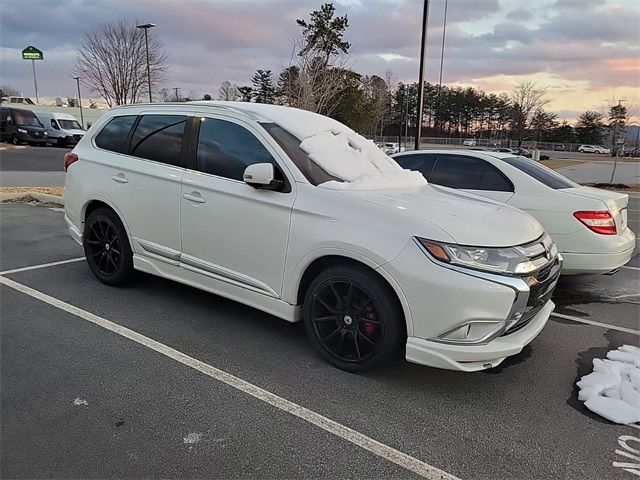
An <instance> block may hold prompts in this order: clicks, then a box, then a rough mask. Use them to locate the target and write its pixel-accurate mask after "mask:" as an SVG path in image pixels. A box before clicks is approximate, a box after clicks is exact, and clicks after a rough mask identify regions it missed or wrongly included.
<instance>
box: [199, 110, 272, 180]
mask: <svg viewBox="0 0 640 480" xmlns="http://www.w3.org/2000/svg"><path fill="white" fill-rule="evenodd" d="M254 163H271V164H273V165H274V167H276V170H278V168H277V164H276V162H275V161H274V159H273V157H272V156H271V154H270V153H269V151H268V150H267V149H266V148H265V147H264V145H262V143H260V141H259V140H258V139H257V138H256V137H255V136H254V135H253V134H252V133H251V132H250V131H249V130H247V129H246V128H244V127H241V126H240V125H237V124H235V123H232V122H227V121H225V120H218V119H215V118H204V119H203V120H201V123H200V133H199V135H198V155H197V165H198V170H200V171H201V172H205V173H210V174H212V175H217V176H219V177H225V178H231V179H233V180H242V174H243V173H244V170H245V169H246V168H247V166H249V165H253V164H254Z"/></svg>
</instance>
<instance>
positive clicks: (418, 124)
mask: <svg viewBox="0 0 640 480" xmlns="http://www.w3.org/2000/svg"><path fill="white" fill-rule="evenodd" d="M428 18H429V0H424V7H423V9H422V43H421V45H420V77H419V80H418V82H419V83H418V112H417V115H416V142H415V149H416V150H420V143H421V140H422V109H423V108H424V70H425V65H424V64H425V61H424V60H425V58H424V55H425V49H426V44H427V19H428Z"/></svg>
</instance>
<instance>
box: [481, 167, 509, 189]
mask: <svg viewBox="0 0 640 480" xmlns="http://www.w3.org/2000/svg"><path fill="white" fill-rule="evenodd" d="M477 190H488V191H492V192H513V185H512V184H511V182H510V181H509V179H507V177H506V176H505V175H504V174H503V173H502V172H501V171H500V170H498V169H497V168H495V167H494V166H493V165H491V164H489V163H486V162H485V167H484V172H483V174H482V179H480V183H479V185H478V188H477Z"/></svg>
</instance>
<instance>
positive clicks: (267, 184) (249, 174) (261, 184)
mask: <svg viewBox="0 0 640 480" xmlns="http://www.w3.org/2000/svg"><path fill="white" fill-rule="evenodd" d="M242 179H243V180H244V183H246V184H247V185H250V186H252V187H253V188H263V189H266V190H279V189H280V188H282V186H283V185H284V182H283V181H282V180H276V179H275V170H274V168H273V165H272V164H271V163H254V164H253V165H249V166H248V167H247V168H246V169H245V171H244V173H243V174H242Z"/></svg>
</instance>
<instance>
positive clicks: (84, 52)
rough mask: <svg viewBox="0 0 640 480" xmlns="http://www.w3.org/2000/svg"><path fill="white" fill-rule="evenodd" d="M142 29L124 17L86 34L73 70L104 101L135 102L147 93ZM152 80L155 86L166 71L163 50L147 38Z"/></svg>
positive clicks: (109, 102)
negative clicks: (130, 23) (126, 21)
mask: <svg viewBox="0 0 640 480" xmlns="http://www.w3.org/2000/svg"><path fill="white" fill-rule="evenodd" d="M146 58H147V57H146V48H145V39H144V32H143V31H142V30H141V29H138V28H136V27H135V25H129V24H127V23H125V22H123V21H120V22H117V23H109V24H106V25H103V26H101V27H100V28H98V29H97V30H94V31H92V32H89V33H87V34H85V36H84V38H83V40H82V44H81V45H80V47H79V48H78V52H77V56H76V61H75V66H74V71H73V74H74V75H75V76H79V77H80V78H81V81H82V83H84V84H85V85H87V86H88V87H89V88H91V89H92V90H93V91H95V92H97V93H98V94H100V95H101V96H102V98H104V100H105V102H106V103H107V105H109V106H110V107H111V106H113V105H123V104H127V103H136V102H138V101H139V100H140V99H141V98H142V97H143V96H144V95H148V86H147V60H146ZM149 66H150V69H149V70H150V74H151V82H152V84H153V85H156V86H158V85H159V84H160V83H161V82H162V80H163V78H164V73H165V71H166V54H165V53H164V51H163V50H162V48H161V47H160V44H159V43H158V41H157V40H156V39H154V38H153V37H151V38H150V39H149Z"/></svg>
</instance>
